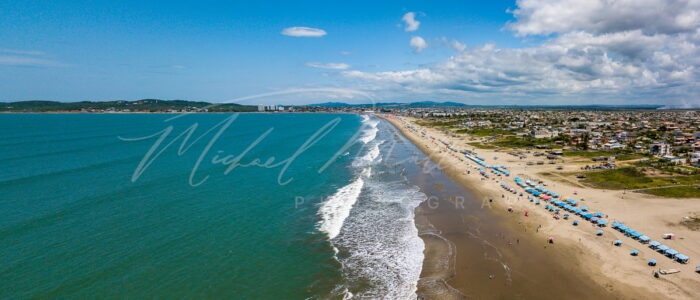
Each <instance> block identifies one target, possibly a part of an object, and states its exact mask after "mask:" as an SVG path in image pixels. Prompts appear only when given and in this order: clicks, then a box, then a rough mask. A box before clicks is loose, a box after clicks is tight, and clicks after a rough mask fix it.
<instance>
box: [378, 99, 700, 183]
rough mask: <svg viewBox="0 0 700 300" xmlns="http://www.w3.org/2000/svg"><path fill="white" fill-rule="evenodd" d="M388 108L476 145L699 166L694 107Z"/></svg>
mask: <svg viewBox="0 0 700 300" xmlns="http://www.w3.org/2000/svg"><path fill="white" fill-rule="evenodd" d="M392 113H397V114H399V115H404V116H409V117H414V118H417V119H420V120H421V123H422V124H429V125H432V126H437V127H440V128H443V129H445V130H449V131H451V132H452V133H454V134H460V133H465V134H469V135H470V136H472V137H474V139H473V140H472V142H474V143H473V144H474V145H475V146H477V147H490V148H492V147H499V146H502V147H518V148H537V149H551V150H552V151H548V153H550V154H553V155H562V154H564V152H565V151H591V152H594V153H600V154H601V155H600V157H597V159H596V160H599V161H606V160H615V155H614V154H613V153H615V154H618V155H622V156H623V157H624V156H628V157H629V156H638V157H640V158H643V157H646V158H647V159H650V160H658V161H661V162H667V163H669V164H673V165H685V166H695V167H697V166H700V112H698V111H697V110H636V111H635V110H610V111H600V110H598V111H585V110H528V109H410V110H403V111H392ZM596 151H597V152H596ZM607 154H611V155H607ZM549 157H550V158H553V157H552V156H549ZM687 170H688V172H694V171H695V172H697V169H694V168H687Z"/></svg>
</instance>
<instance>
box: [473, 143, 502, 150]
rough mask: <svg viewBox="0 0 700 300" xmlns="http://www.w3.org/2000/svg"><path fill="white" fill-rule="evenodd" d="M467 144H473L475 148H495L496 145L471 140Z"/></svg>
mask: <svg viewBox="0 0 700 300" xmlns="http://www.w3.org/2000/svg"><path fill="white" fill-rule="evenodd" d="M467 144H468V145H470V146H474V147H475V148H479V149H496V146H493V145H487V144H482V143H479V142H472V143H467Z"/></svg>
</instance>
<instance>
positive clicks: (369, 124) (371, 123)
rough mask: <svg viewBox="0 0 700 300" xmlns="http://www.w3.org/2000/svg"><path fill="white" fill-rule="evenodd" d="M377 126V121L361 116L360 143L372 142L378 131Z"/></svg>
mask: <svg viewBox="0 0 700 300" xmlns="http://www.w3.org/2000/svg"><path fill="white" fill-rule="evenodd" d="M378 124H379V121H378V120H373V119H371V118H370V117H369V116H367V115H362V127H361V128H363V129H364V131H363V132H362V137H360V138H359V140H360V142H362V143H364V144H367V143H369V142H371V141H373V140H374V139H375V138H376V137H377V132H379V129H378V128H377V125H378Z"/></svg>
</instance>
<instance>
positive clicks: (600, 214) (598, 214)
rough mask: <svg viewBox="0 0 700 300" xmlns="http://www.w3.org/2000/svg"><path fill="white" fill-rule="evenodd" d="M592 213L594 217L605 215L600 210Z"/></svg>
mask: <svg viewBox="0 0 700 300" xmlns="http://www.w3.org/2000/svg"><path fill="white" fill-rule="evenodd" d="M593 215H594V216H596V217H604V216H605V214H604V213H602V212H596V213H593Z"/></svg>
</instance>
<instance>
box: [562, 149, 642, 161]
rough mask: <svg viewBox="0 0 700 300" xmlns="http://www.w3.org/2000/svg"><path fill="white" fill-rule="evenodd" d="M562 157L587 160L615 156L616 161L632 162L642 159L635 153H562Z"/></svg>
mask: <svg viewBox="0 0 700 300" xmlns="http://www.w3.org/2000/svg"><path fill="white" fill-rule="evenodd" d="M564 156H570V157H576V156H578V157H587V158H593V157H596V156H615V159H616V160H632V159H640V158H643V157H644V156H643V155H641V154H636V153H616V152H613V151H564Z"/></svg>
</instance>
